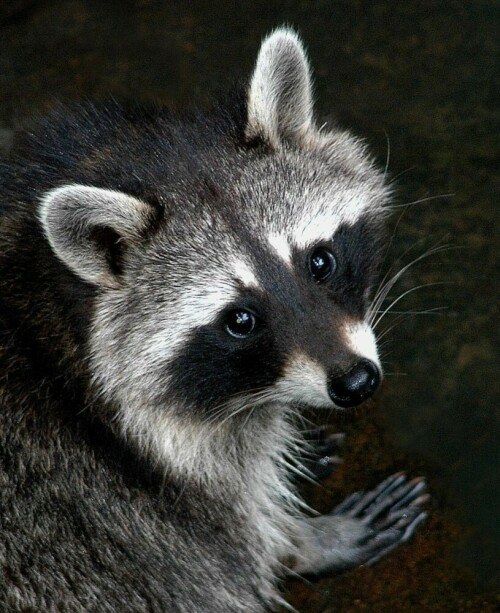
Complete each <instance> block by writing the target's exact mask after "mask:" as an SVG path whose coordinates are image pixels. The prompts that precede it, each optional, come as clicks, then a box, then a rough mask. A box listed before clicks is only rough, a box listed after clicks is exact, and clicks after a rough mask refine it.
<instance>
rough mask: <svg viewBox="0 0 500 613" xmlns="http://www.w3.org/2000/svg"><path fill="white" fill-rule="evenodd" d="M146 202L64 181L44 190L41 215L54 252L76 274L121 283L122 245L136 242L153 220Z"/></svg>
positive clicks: (97, 282) (95, 280) (102, 282)
mask: <svg viewBox="0 0 500 613" xmlns="http://www.w3.org/2000/svg"><path fill="white" fill-rule="evenodd" d="M155 218H156V211H155V209H154V207H152V206H151V205H150V204H148V203H146V202H143V201H142V200H139V199H137V198H134V197H133V196H129V195H127V194H124V193H123V192H119V191H115V190H110V189H102V188H99V187H89V186H86V185H64V186H62V187H57V188H55V189H52V190H50V191H49V192H47V193H46V194H45V195H44V196H43V198H42V201H41V205H40V221H41V224H42V227H43V230H44V232H45V236H46V237H47V240H48V241H49V243H50V245H51V247H52V249H53V251H54V253H55V254H56V255H57V257H58V258H59V259H60V260H62V261H63V262H64V263H65V264H66V265H67V266H68V267H69V268H70V269H71V270H72V271H73V272H74V273H76V274H77V275H78V276H79V277H81V278H82V279H84V280H85V281H88V282H90V283H93V284H94V285H99V286H104V287H108V288H119V287H121V285H122V272H123V269H122V265H123V257H124V253H125V250H126V249H130V248H133V247H134V246H138V245H139V244H141V242H142V241H143V240H144V236H145V234H146V233H147V231H148V229H149V228H151V227H152V226H153V224H154V223H155Z"/></svg>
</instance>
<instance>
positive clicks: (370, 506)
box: [332, 473, 430, 566]
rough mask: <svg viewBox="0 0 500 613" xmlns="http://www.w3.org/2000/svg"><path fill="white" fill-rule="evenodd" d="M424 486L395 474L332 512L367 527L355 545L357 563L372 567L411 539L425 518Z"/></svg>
mask: <svg viewBox="0 0 500 613" xmlns="http://www.w3.org/2000/svg"><path fill="white" fill-rule="evenodd" d="M426 487H427V484H426V482H425V480H424V479H423V478H422V477H417V478H416V479H411V480H410V481H408V480H407V478H406V475H405V474H404V473H396V474H394V475H391V476H390V477H388V478H387V479H385V480H384V481H382V483H380V484H379V485H378V486H377V487H376V488H375V489H373V490H371V491H370V492H356V493H354V494H352V495H351V496H349V497H348V498H346V500H344V501H343V502H342V503H341V504H339V505H338V506H337V507H336V508H335V509H334V510H333V512H332V515H333V516H340V517H345V518H350V519H357V520H358V521H359V522H360V523H361V524H362V525H364V526H365V527H366V528H367V533H366V535H365V536H364V537H363V538H362V539H361V541H360V542H359V543H358V544H357V549H358V564H362V565H367V566H370V565H372V564H375V562H378V560H380V558H383V557H384V556H386V555H387V554H388V553H389V552H390V551H392V550H393V549H394V548H395V547H397V546H398V545H399V544H401V543H406V542H407V541H408V540H409V539H410V538H411V536H412V535H413V533H414V532H415V530H416V528H417V526H418V525H419V524H420V523H422V522H423V521H424V519H425V518H426V517H427V513H426V511H424V510H423V505H424V504H425V503H426V502H427V500H429V498H430V496H429V494H427V493H425V489H426Z"/></svg>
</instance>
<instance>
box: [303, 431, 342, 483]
mask: <svg viewBox="0 0 500 613" xmlns="http://www.w3.org/2000/svg"><path fill="white" fill-rule="evenodd" d="M305 439H306V440H307V441H308V442H309V443H310V451H309V453H308V454H307V456H306V457H305V458H303V460H302V463H303V464H304V465H305V466H306V468H307V469H308V470H309V471H310V472H311V473H312V474H313V475H314V477H315V478H316V479H318V480H322V479H326V478H327V477H328V476H330V475H331V474H332V472H333V470H334V469H335V466H337V465H338V464H341V463H342V458H341V457H339V456H338V455H337V451H338V450H339V447H340V446H341V445H342V443H343V442H344V439H345V434H344V433H342V432H336V433H328V432H327V430H326V429H325V428H318V429H317V430H309V431H308V432H306V433H305Z"/></svg>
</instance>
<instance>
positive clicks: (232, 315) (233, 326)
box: [226, 309, 257, 338]
mask: <svg viewBox="0 0 500 613" xmlns="http://www.w3.org/2000/svg"><path fill="white" fill-rule="evenodd" d="M256 325H257V319H256V317H255V315H254V314H253V313H251V312H250V311H245V310H244V309H235V310H234V311H230V312H229V313H228V314H227V315H226V330H227V331H228V332H229V334H230V335H231V336H234V337H236V338H244V337H245V336H248V335H249V334H251V333H252V332H253V331H254V330H255V326H256Z"/></svg>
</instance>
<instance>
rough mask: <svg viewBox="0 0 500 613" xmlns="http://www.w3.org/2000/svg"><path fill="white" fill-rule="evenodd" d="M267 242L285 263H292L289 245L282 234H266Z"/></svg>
mask: <svg viewBox="0 0 500 613" xmlns="http://www.w3.org/2000/svg"><path fill="white" fill-rule="evenodd" d="M268 240H269V244H270V245H271V247H272V248H273V249H274V250H275V251H276V253H277V254H278V255H279V256H280V258H281V259H282V260H283V261H285V262H286V263H287V264H291V263H292V252H291V250H290V245H289V244H288V241H287V239H286V237H285V236H283V234H270V235H269V236H268Z"/></svg>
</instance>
